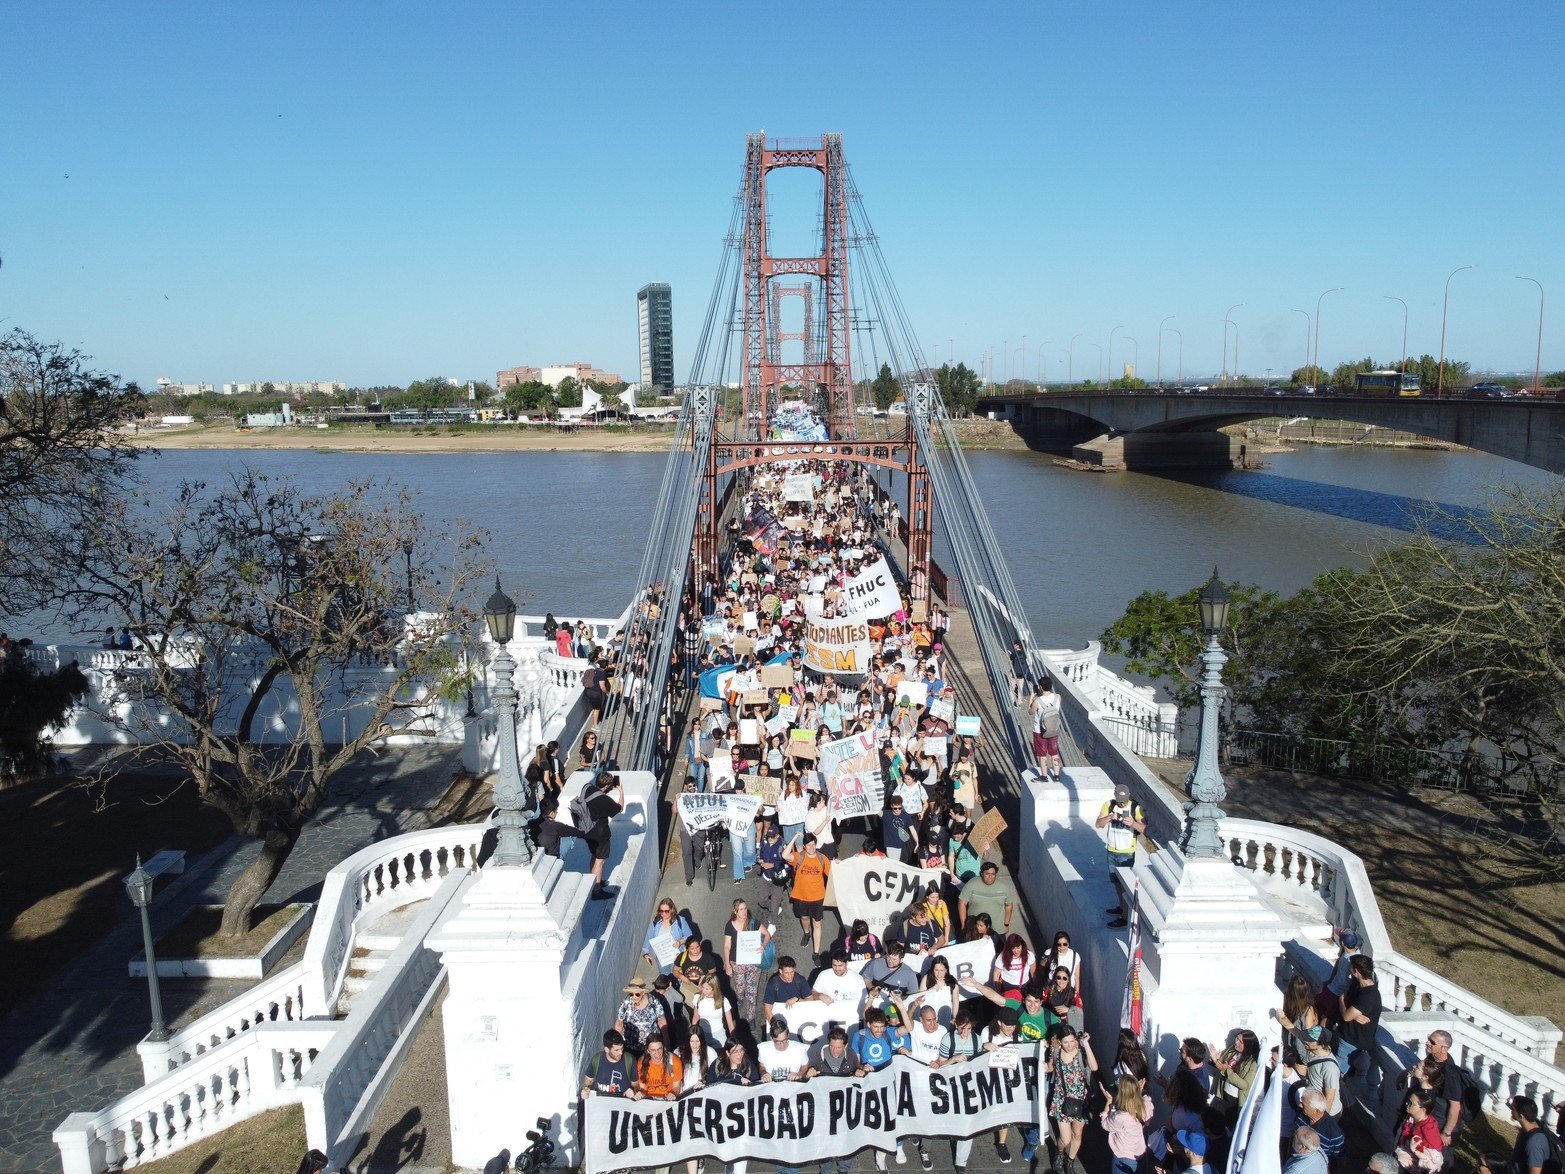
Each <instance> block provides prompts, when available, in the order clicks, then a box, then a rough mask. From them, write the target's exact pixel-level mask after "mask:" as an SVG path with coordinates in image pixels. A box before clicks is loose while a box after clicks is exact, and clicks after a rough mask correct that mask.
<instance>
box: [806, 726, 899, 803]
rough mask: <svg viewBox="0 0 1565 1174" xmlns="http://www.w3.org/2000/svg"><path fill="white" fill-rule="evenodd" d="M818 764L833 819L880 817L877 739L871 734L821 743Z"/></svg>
mask: <svg viewBox="0 0 1565 1174" xmlns="http://www.w3.org/2000/svg"><path fill="white" fill-rule="evenodd" d="M820 764H821V774H823V775H824V776H825V777H826V788H827V790H828V791H829V792H830V793H831V813H832V815H833V817H834V818H836V819H853V818H856V817H858V816H864V815H878V814H880V809H881V805H882V803H883V802H884V801H885V794H886V789H885V784H884V783H883V782H882V781H881V777H880V751H879V739H878V738H877V737H876V736H875V733H874V732H873V731H870V730H864V731H860V732H859V733H856V734H849V735H848V736H847V737H846V738H836V739H834V740H832V741H830V742H826V743H823V744H822V746H821V757H820Z"/></svg>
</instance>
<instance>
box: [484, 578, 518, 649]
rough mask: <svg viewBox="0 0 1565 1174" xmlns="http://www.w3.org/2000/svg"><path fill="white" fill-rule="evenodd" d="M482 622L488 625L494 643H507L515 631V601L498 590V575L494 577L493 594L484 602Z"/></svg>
mask: <svg viewBox="0 0 1565 1174" xmlns="http://www.w3.org/2000/svg"><path fill="white" fill-rule="evenodd" d="M484 623H486V624H488V625H489V638H490V639H491V640H493V641H494V642H495V643H496V644H501V645H504V644H509V643H510V642H511V635H512V633H514V632H515V631H516V602H515V601H514V600H513V599H512V598H511V597H510V596H509V595H507V594H506V593H505V592H504V591H502V590H500V576H499V575H496V576H495V579H494V594H493V595H491V596H490V597H489V601H488V602H487V603H485V604H484Z"/></svg>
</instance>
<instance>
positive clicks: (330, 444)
mask: <svg viewBox="0 0 1565 1174" xmlns="http://www.w3.org/2000/svg"><path fill="white" fill-rule="evenodd" d="M956 428H957V434H958V436H959V437H960V438H961V442H962V447H963V448H964V449H969V450H973V449H980V450H992V449H1004V450H1013V451H1025V450H1026V448H1027V445H1026V444H1025V443H1024V442H1023V441H1022V438H1021V437H1020V436H1018V435H1017V434H1016V432H1015V431H1014V430H1013V429H1012V428H1011V426H1010V425H1009V424H1007V423H1004V422H1003V421H999V420H986V419H979V420H958V421H956ZM673 435H674V430H673V428H672V427H661V428H635V429H632V428H581V429H578V430H577V431H574V432H565V431H559V430H556V429H553V428H548V429H542V428H539V429H532V428H525V427H494V426H490V427H482V428H466V429H456V430H451V429H445V428H438V429H437V428H392V427H389V426H388V427H384V428H375V427H373V426H366V425H350V426H345V427H333V428H325V429H321V428H300V427H293V428H255V429H251V430H250V431H247V432H240V431H239V430H238V429H236V428H235V427H234V426H233V425H232V424H228V423H222V424H192V425H190V426H188V427H184V428H159V429H155V430H151V431H146V432H141V433H138V434H137V435H135V436H133V437H131V438H130V440H131V443H133V444H137V445H141V446H143V447H146V448H157V449H179V448H184V449H189V448H221V449H247V450H248V449H291V450H295V451H316V452H389V453H465V452H666V451H668V447H669V445H670V444H671V443H672V441H673Z"/></svg>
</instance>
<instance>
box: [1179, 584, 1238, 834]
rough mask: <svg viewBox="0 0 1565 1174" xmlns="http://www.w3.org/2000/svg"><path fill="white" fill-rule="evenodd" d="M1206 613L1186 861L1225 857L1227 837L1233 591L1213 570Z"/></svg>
mask: <svg viewBox="0 0 1565 1174" xmlns="http://www.w3.org/2000/svg"><path fill="white" fill-rule="evenodd" d="M1197 600H1198V602H1199V604H1200V608H1201V630H1202V631H1203V632H1205V633H1206V647H1205V648H1203V649H1202V650H1201V664H1202V667H1203V669H1204V670H1205V671H1204V673H1203V675H1202V677H1201V740H1200V742H1199V743H1198V744H1197V748H1196V758H1195V765H1194V766H1193V767H1191V768H1190V777H1189V780H1188V787H1189V791H1190V798H1191V799H1193V800H1194V802H1193V803H1192V804H1191V805H1190V808H1189V816H1188V818H1189V824H1188V829H1187V831H1186V835H1185V855H1186V856H1190V857H1198V856H1204V857H1214V856H1215V857H1224V856H1226V855H1227V853H1225V852H1224V851H1223V841H1222V837H1221V835H1220V834H1219V832H1218V827H1217V821H1218V820H1220V819H1222V818H1223V811H1222V809H1221V808H1220V807H1218V806H1217V805H1218V804H1219V803H1221V802H1222V801H1223V800H1224V799H1225V798H1226V797H1227V795H1228V788H1227V787H1226V786H1224V785H1223V774H1222V771H1221V770H1219V769H1218V765H1217V723H1218V718H1219V715H1220V714H1221V713H1222V707H1223V666H1224V665H1225V664H1227V663H1228V655H1227V653H1225V652H1224V651H1223V645H1222V641H1221V640H1220V639H1219V638H1220V637H1221V636H1222V633H1223V629H1224V628H1226V627H1227V626H1228V608H1229V606H1230V604H1231V600H1230V598H1229V595H1228V588H1226V587H1224V586H1223V584H1222V582H1221V580H1219V579H1218V577H1217V568H1216V567H1213V568H1212V577H1211V579H1209V580H1208V581H1207V584H1206V586H1205V587H1203V588H1201V594H1200V595H1199V596H1198V597H1197Z"/></svg>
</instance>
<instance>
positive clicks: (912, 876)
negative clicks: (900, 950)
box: [831, 856, 987, 980]
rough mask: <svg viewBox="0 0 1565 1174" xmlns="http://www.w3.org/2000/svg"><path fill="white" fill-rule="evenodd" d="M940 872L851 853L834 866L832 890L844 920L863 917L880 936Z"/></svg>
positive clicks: (880, 857)
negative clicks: (893, 918)
mask: <svg viewBox="0 0 1565 1174" xmlns="http://www.w3.org/2000/svg"><path fill="white" fill-rule="evenodd" d="M940 876H941V874H940V873H938V872H936V871H935V870H934V869H932V868H913V867H912V866H911V865H907V864H899V863H897V862H896V861H895V860H888V859H887V858H885V857H884V856H850V857H848V858H847V859H846V860H839V861H837V863H836V864H833V865H832V866H831V886H832V892H833V893H835V894H836V897H837V913H838V915H839V916H840V917H841V918H842V922H843V924H844V925H846V924H848V923H849V922H852V921H856V920H858V919H859V918H861V917H862V918H863V919H864V920H865V921H867V922H868V923H869V929H870V932H871V933H873V934H875V935H876V936H877V937H878V936H879V935H881V934H883V933H885V931H886V923H887V922H889V921H890V920H891V915H892V914H893V913H898V912H901V911H904V910H906V909H907V908H908V906H910V905H911V904H912V903H913V899H914V898H915V897H922V896H923V895H924V891H925V889H927V888H928V887H929V884H930V882H931V881H938V880H939V879H940ZM986 980H987V979H986Z"/></svg>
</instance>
